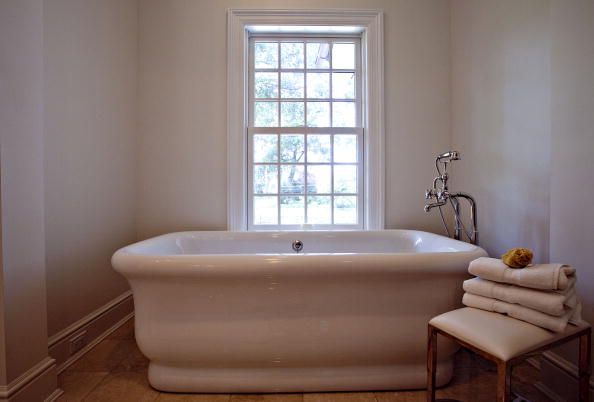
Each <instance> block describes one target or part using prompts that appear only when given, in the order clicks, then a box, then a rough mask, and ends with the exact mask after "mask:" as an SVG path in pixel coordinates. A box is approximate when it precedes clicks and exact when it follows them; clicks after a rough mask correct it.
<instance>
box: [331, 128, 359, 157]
mask: <svg viewBox="0 0 594 402" xmlns="http://www.w3.org/2000/svg"><path fill="white" fill-rule="evenodd" d="M334 162H357V136H356V135H351V134H338V135H335V136H334Z"/></svg>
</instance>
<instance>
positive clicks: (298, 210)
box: [280, 197, 305, 225]
mask: <svg viewBox="0 0 594 402" xmlns="http://www.w3.org/2000/svg"><path fill="white" fill-rule="evenodd" d="M280 202H281V225H291V224H293V225H295V224H300V223H304V221H305V203H304V197H281V199H280Z"/></svg>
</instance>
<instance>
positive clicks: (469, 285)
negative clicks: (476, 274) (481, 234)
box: [462, 277, 577, 316]
mask: <svg viewBox="0 0 594 402" xmlns="http://www.w3.org/2000/svg"><path fill="white" fill-rule="evenodd" d="M574 284H575V277H572V278H571V285H570V286H569V287H568V288H567V289H565V290H563V291H543V290H534V289H530V288H524V287H521V286H515V285H509V284H506V283H498V282H492V281H489V280H487V279H481V278H473V279H468V280H466V281H464V283H463V284H462V287H463V288H464V291H465V292H467V293H472V294H474V295H478V296H483V297H490V298H493V299H497V300H501V301H504V302H508V303H514V304H520V305H522V306H524V307H529V308H532V309H534V310H537V311H540V312H543V313H546V314H550V315H554V316H562V315H564V314H565V313H567V310H568V309H571V308H574V307H575V306H576V305H577V298H576V295H575V286H574Z"/></svg>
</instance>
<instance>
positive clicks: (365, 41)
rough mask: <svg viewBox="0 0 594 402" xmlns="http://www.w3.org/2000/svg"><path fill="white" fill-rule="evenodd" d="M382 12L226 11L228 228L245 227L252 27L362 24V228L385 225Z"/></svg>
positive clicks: (359, 25)
mask: <svg viewBox="0 0 594 402" xmlns="http://www.w3.org/2000/svg"><path fill="white" fill-rule="evenodd" d="M382 20H383V14H382V12H381V11H379V10H238V9H231V10H229V11H228V21H227V23H228V26H227V29H228V48H227V52H228V53H227V66H228V67H227V68H228V70H227V96H228V97H227V124H228V133H227V134H228V153H227V158H228V173H227V182H228V191H227V208H228V209H227V222H228V223H227V226H228V229H229V230H232V231H245V230H247V229H248V213H249V210H248V191H247V183H248V169H247V167H248V136H247V128H248V107H249V96H248V79H247V78H248V75H247V74H248V67H249V66H248V51H249V46H248V40H249V31H248V27H250V26H255V25H258V26H261V25H271V26H279V25H297V26H311V25H315V26H357V27H362V29H363V32H362V35H361V53H362V66H361V71H362V74H361V75H362V77H361V86H362V89H363V99H364V102H363V110H362V126H363V127H364V130H365V135H364V144H363V150H364V156H363V159H364V164H363V170H364V175H363V183H364V189H363V198H364V211H363V215H362V218H363V222H362V223H363V228H364V229H367V230H379V229H383V228H384V152H383V149H384V107H383V106H384V94H383V65H384V61H383V28H382V26H383V25H382Z"/></svg>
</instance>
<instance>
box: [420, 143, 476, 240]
mask: <svg viewBox="0 0 594 402" xmlns="http://www.w3.org/2000/svg"><path fill="white" fill-rule="evenodd" d="M460 159H461V158H460V152H458V151H449V152H444V153H443V154H439V155H437V157H436V158H435V168H436V169H437V174H438V176H437V177H435V178H434V179H433V186H432V188H429V189H427V191H425V199H426V200H431V199H434V200H435V201H434V202H430V203H428V204H426V205H425V208H424V209H425V212H429V211H431V209H433V208H438V209H439V215H440V216H441V221H442V223H443V225H444V227H445V230H446V232H447V234H448V236H449V235H450V230H449V228H448V225H447V224H446V221H445V218H444V216H443V211H442V210H441V207H443V206H445V205H446V204H448V203H449V204H450V205H451V206H452V208H453V210H454V218H455V226H454V238H455V239H456V240H460V234H461V232H462V231H464V234H465V235H466V237H467V238H468V240H469V241H470V242H471V243H472V244H478V226H477V216H476V202H475V200H474V198H473V197H472V196H471V195H470V194H466V193H462V192H458V193H453V194H452V193H450V191H449V190H448V179H449V175H448V165H449V164H450V163H451V162H452V161H458V160H460ZM440 164H441V165H443V170H442V169H441V168H440ZM438 183H440V185H438ZM460 198H463V199H465V200H466V201H467V202H468V203H469V205H470V220H471V223H472V231H470V232H469V231H468V230H466V227H465V226H464V223H463V222H462V219H461V218H460V201H459V199H460Z"/></svg>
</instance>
